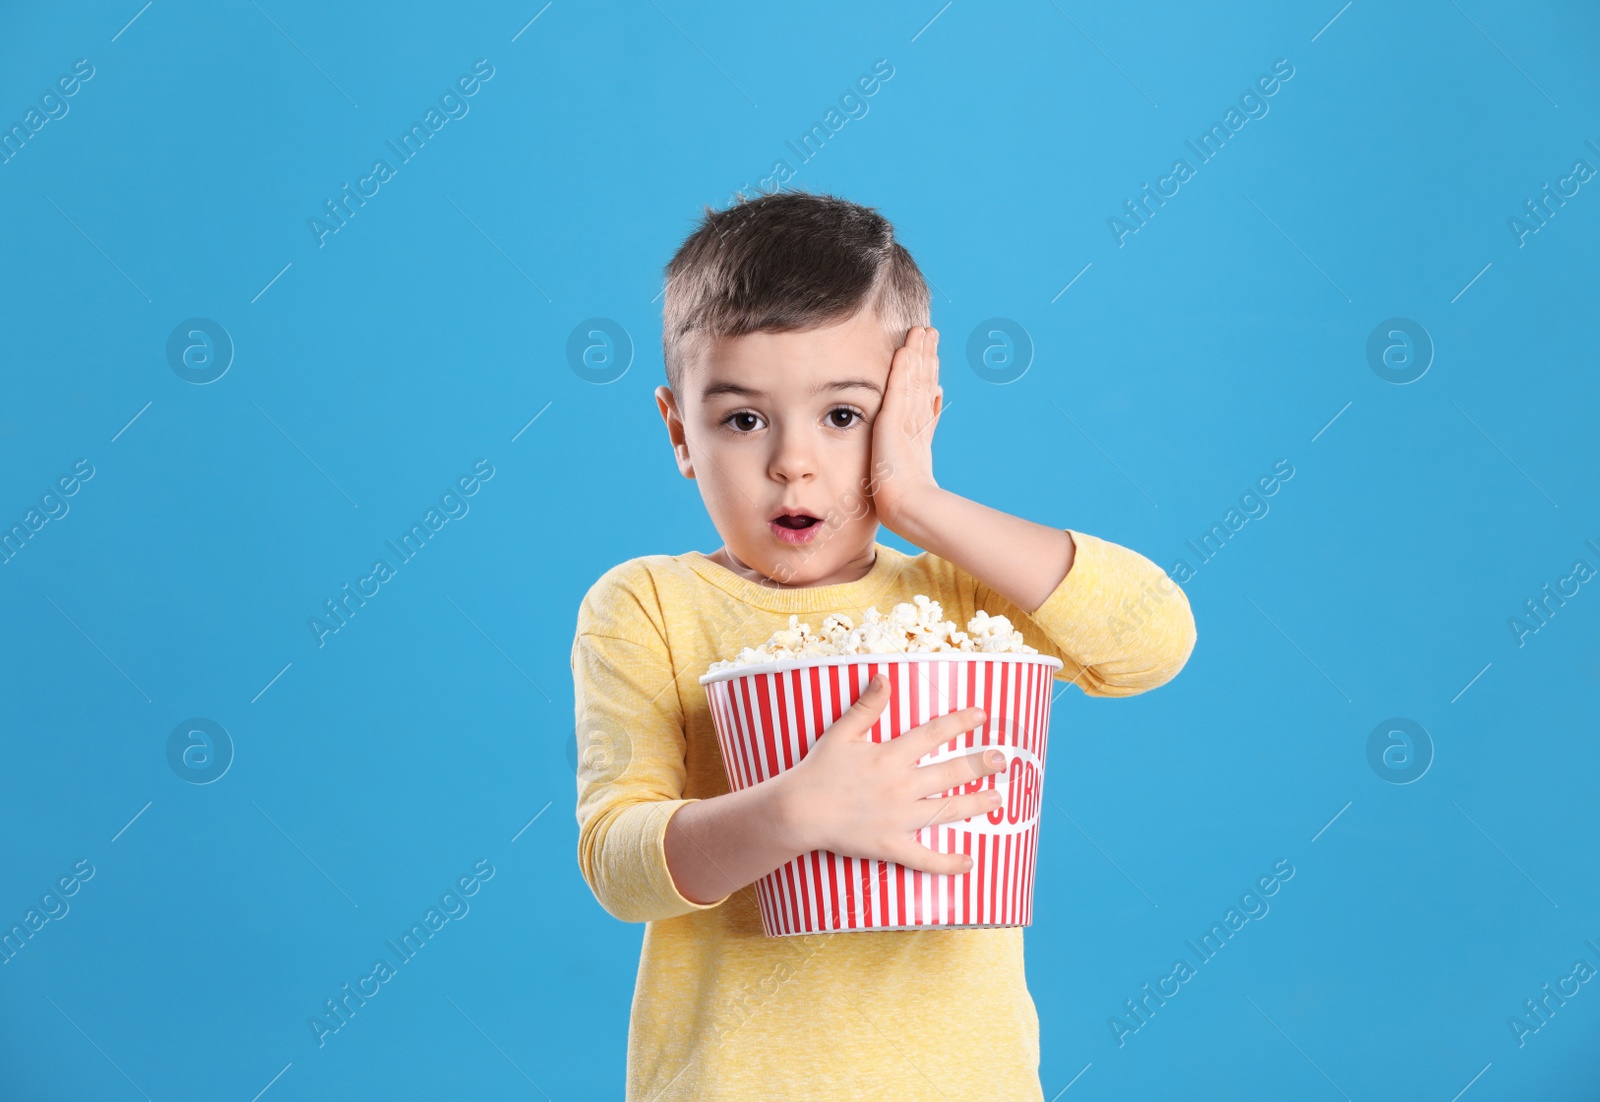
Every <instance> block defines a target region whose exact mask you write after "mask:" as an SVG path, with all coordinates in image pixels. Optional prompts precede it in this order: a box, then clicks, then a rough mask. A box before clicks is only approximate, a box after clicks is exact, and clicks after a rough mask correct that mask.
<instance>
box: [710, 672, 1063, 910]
mask: <svg viewBox="0 0 1600 1102" xmlns="http://www.w3.org/2000/svg"><path fill="white" fill-rule="evenodd" d="M1060 668H1061V661H1060V660H1059V659H1056V658H1049V657H1046V656H1044V655H1039V654H1026V653H992V654H991V653H984V652H972V651H961V652H948V651H935V652H928V653H913V654H872V655H841V656H837V657H827V658H811V659H802V660H786V661H780V662H767V663H761V664H759V665H754V664H753V665H746V666H741V667H734V668H732V669H726V670H721V671H719V672H717V673H708V674H705V675H704V676H702V677H701V678H700V684H702V685H704V686H705V688H706V696H707V698H708V699H709V701H710V704H711V716H712V721H713V723H714V724H715V726H716V730H717V742H718V744H719V745H720V746H721V748H722V758H723V761H724V763H725V764H726V766H727V770H728V782H729V784H730V785H731V786H732V788H733V790H734V791H736V792H737V791H739V790H741V789H744V788H748V787H750V786H751V785H754V784H759V783H760V782H761V781H764V780H767V779H768V778H769V777H773V776H776V775H777V774H778V773H781V772H782V771H784V770H785V769H790V768H793V766H794V764H795V763H796V762H798V761H799V760H800V759H801V758H803V757H805V756H806V753H807V751H809V750H810V749H811V746H812V745H813V744H814V743H815V742H816V740H817V739H818V738H819V737H820V736H821V735H822V733H823V732H824V731H826V730H827V729H828V728H829V727H830V726H832V724H833V723H834V721H835V720H837V719H838V718H839V717H840V716H841V715H843V714H844V713H845V712H846V711H847V710H848V709H849V708H850V706H851V705H852V704H853V703H855V700H856V698H857V697H858V696H860V695H861V692H862V690H863V689H865V688H866V686H867V683H868V682H869V681H870V680H871V679H872V677H873V675H874V674H881V675H882V676H883V677H884V679H885V680H886V681H887V682H888V685H889V702H888V704H887V705H885V707H884V709H883V711H882V713H881V714H880V715H879V716H878V719H877V720H876V721H875V722H874V723H873V725H872V729H871V730H870V732H869V733H868V734H869V737H870V738H871V739H872V741H873V742H884V741H886V740H888V739H891V738H894V737H896V736H898V735H901V734H904V733H905V732H906V731H909V730H911V729H912V728H914V727H917V726H919V725H921V724H923V723H926V722H927V721H928V720H930V719H933V718H935V717H937V716H941V715H946V714H948V713H950V712H956V711H960V710H961V709H962V708H982V709H983V711H984V715H985V720H984V723H983V725H982V726H981V727H977V728H975V729H973V730H972V731H967V732H964V733H962V734H960V735H958V736H956V737H955V738H953V739H951V740H950V741H949V742H947V743H945V744H944V745H943V746H940V747H938V748H937V749H936V750H934V751H932V752H930V753H929V754H927V755H925V756H924V757H922V758H921V759H919V761H918V764H919V765H931V764H933V763H935V762H940V761H944V760H947V759H949V758H954V757H958V756H961V755H965V754H981V753H983V752H984V751H986V750H988V749H989V748H991V747H996V748H998V749H999V750H1000V751H1001V752H1002V753H1004V754H1005V756H1006V765H1005V768H1003V769H1002V770H1000V771H999V772H997V773H993V774H990V775H988V776H985V777H982V778H979V779H975V780H973V781H972V782H970V783H968V784H967V785H964V786H962V787H961V788H952V789H948V790H946V791H945V792H942V793H938V794H937V795H938V796H949V795H954V794H956V793H959V792H967V791H977V790H979V789H986V788H998V789H999V790H1000V793H1001V795H1002V796H1003V797H1004V799H1003V800H1002V802H1001V803H1000V805H999V806H998V807H996V808H995V809H994V810H993V811H990V812H988V813H987V814H984V813H980V814H977V815H974V816H972V817H971V818H970V819H960V820H956V821H954V822H949V823H940V824H938V825H935V826H929V827H924V828H923V829H922V830H920V831H918V832H917V835H916V840H917V841H918V842H919V843H920V844H922V845H925V846H928V847H930V848H932V849H934V850H937V851H939V852H941V853H965V854H968V855H970V856H971V857H972V861H973V865H972V868H971V869H970V870H968V871H967V872H965V873H962V874H960V875H956V876H944V875H940V874H937V873H929V872H921V871H919V870H916V869H910V868H907V867H905V866H904V865H900V864H897V863H895V862H892V861H874V860H867V859H862V858H855V857H845V856H842V855H840V854H837V853H831V852H829V851H827V850H813V851H812V852H810V853H806V854H802V855H800V856H799V857H796V858H794V859H792V860H790V861H787V862H785V863H784V864H783V865H782V866H780V867H779V868H777V869H775V870H774V871H773V872H771V873H769V874H767V875H766V876H763V877H762V878H761V879H760V880H758V881H757V882H756V892H757V899H758V900H759V903H760V907H761V925H762V928H763V929H764V930H765V932H766V934H767V936H768V937H782V936H786V935H791V934H810V933H840V932H845V931H850V930H919V929H927V928H941V927H943V928H953V927H966V928H972V927H994V926H1027V925H1030V924H1031V923H1032V922H1033V871H1034V865H1035V855H1036V853H1037V851H1038V845H1039V813H1040V810H1041V808H1042V806H1043V799H1044V787H1043V786H1044V758H1045V743H1046V739H1047V736H1048V734H1049V727H1050V701H1051V697H1052V693H1053V689H1052V685H1053V678H1054V675H1055V671H1056V670H1058V669H1060ZM932 810H933V809H932V805H931V803H930V807H929V812H930V814H931V813H932Z"/></svg>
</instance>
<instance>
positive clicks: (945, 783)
mask: <svg viewBox="0 0 1600 1102" xmlns="http://www.w3.org/2000/svg"><path fill="white" fill-rule="evenodd" d="M991 754H999V755H1000V756H999V758H998V759H996V760H990V757H989V755H991ZM1005 767H1006V759H1005V755H1004V754H1001V753H1000V751H998V750H993V749H990V750H984V751H982V752H981V753H976V754H962V755H961V756H960V757H957V758H951V759H950V760H948V761H941V762H935V763H934V764H933V765H922V766H918V767H917V780H918V781H920V782H921V783H922V788H923V789H924V791H923V793H922V794H923V795H924V796H932V795H934V794H936V793H939V792H948V791H949V790H950V789H952V788H960V787H962V786H963V785H967V784H971V783H972V782H973V781H975V780H978V779H979V778H981V777H987V776H990V775H991V774H994V773H998V772H1000V770H1002V769H1004V768H1005ZM980 795H981V794H980Z"/></svg>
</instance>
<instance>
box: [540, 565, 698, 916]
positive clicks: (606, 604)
mask: <svg viewBox="0 0 1600 1102" xmlns="http://www.w3.org/2000/svg"><path fill="white" fill-rule="evenodd" d="M629 566H630V564H628V563H624V564H622V567H615V568H613V569H612V570H611V571H608V572H607V573H606V574H605V575H603V576H602V577H601V579H600V580H599V581H598V582H596V583H595V585H594V586H593V587H592V588H591V589H590V590H589V592H588V594H587V595H586V596H585V597H584V599H583V603H582V604H581V605H580V607H579V611H578V631H577V635H576V637H575V638H574V640H573V644H572V685H573V703H574V711H575V720H576V740H577V755H578V761H577V781H578V804H577V817H578V866H579V868H580V869H581V870H582V872H583V878H584V880H585V881H586V882H587V883H588V885H589V890H590V891H592V892H594V896H595V899H596V900H598V901H599V903H600V905H601V906H602V907H604V908H605V909H606V911H607V912H609V913H610V914H611V915H613V916H615V917H616V918H619V919H621V920H622V921H624V922H650V921H656V920H660V919H664V918H672V917H674V916H676V915H680V914H687V913H689V912H690V911H696V910H708V909H710V908H712V907H715V906H718V905H720V904H721V903H722V902H723V899H726V898H727V897H726V896H724V897H723V899H719V900H717V901H716V902H713V903H696V902H694V901H692V900H690V899H687V898H685V897H684V896H683V894H682V893H680V892H679V891H678V888H677V885H676V884H675V883H674V881H673V879H672V873H671V872H670V870H669V869H668V867H667V856H666V848H665V838H666V831H667V821H668V820H669V819H671V818H672V815H673V813H674V812H676V811H677V810H678V808H680V807H682V806H683V805H684V804H686V803H690V802H693V801H691V800H686V799H684V798H683V785H684V777H685V774H686V770H685V765H684V745H685V740H684V713H683V705H682V701H681V698H680V697H679V690H678V678H679V676H680V675H684V676H687V675H696V676H697V675H698V673H699V672H702V671H697V670H680V669H677V668H675V667H674V664H673V661H672V654H671V651H670V649H669V648H668V647H667V644H666V640H665V638H664V637H663V635H662V633H661V630H660V620H659V616H660V605H659V603H658V602H656V601H655V600H654V590H653V586H652V585H651V583H650V580H649V576H648V572H644V571H639V570H624V569H623V568H625V567H629ZM652 613H653V614H654V615H652Z"/></svg>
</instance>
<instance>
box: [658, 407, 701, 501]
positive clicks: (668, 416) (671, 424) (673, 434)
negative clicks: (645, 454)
mask: <svg viewBox="0 0 1600 1102" xmlns="http://www.w3.org/2000/svg"><path fill="white" fill-rule="evenodd" d="M656 408H657V409H659V410H660V411H661V420H662V421H664V422H666V425H667V436H668V438H669V439H670V440H671V441H672V454H673V456H674V457H675V458H676V459H677V461H678V473H680V474H682V475H683V477H684V478H693V477H694V461H693V460H691V459H690V458H689V442H688V440H687V439H686V438H685V437H684V435H683V413H682V411H681V410H679V409H678V399H677V396H676V395H674V394H673V393H672V388H671V387H670V386H658V387H656Z"/></svg>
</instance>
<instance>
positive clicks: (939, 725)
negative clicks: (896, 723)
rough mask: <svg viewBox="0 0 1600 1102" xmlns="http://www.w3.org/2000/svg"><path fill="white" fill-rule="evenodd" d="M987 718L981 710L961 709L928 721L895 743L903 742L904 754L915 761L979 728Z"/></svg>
mask: <svg viewBox="0 0 1600 1102" xmlns="http://www.w3.org/2000/svg"><path fill="white" fill-rule="evenodd" d="M987 718H988V717H987V716H985V715H984V711H983V709H982V708H962V709H961V710H960V711H956V712H949V713H947V714H945V715H942V716H938V717H936V718H934V719H930V720H929V721H928V722H926V723H924V724H922V725H921V726H920V727H916V728H913V729H912V730H910V731H907V732H906V733H905V734H904V735H902V736H901V737H900V738H899V739H896V740H895V741H896V742H901V741H904V742H905V743H906V753H907V754H909V755H910V756H911V758H912V759H913V760H916V759H918V758H921V757H923V756H924V755H926V754H929V753H931V752H932V751H934V750H937V749H938V748H939V747H941V746H943V745H944V744H945V743H947V742H949V741H950V740H951V739H953V738H955V737H956V736H957V735H962V734H965V733H966V732H968V731H970V730H972V729H973V728H974V727H977V726H979V725H980V724H982V723H983V722H984V721H985V720H986V719H987Z"/></svg>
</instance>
